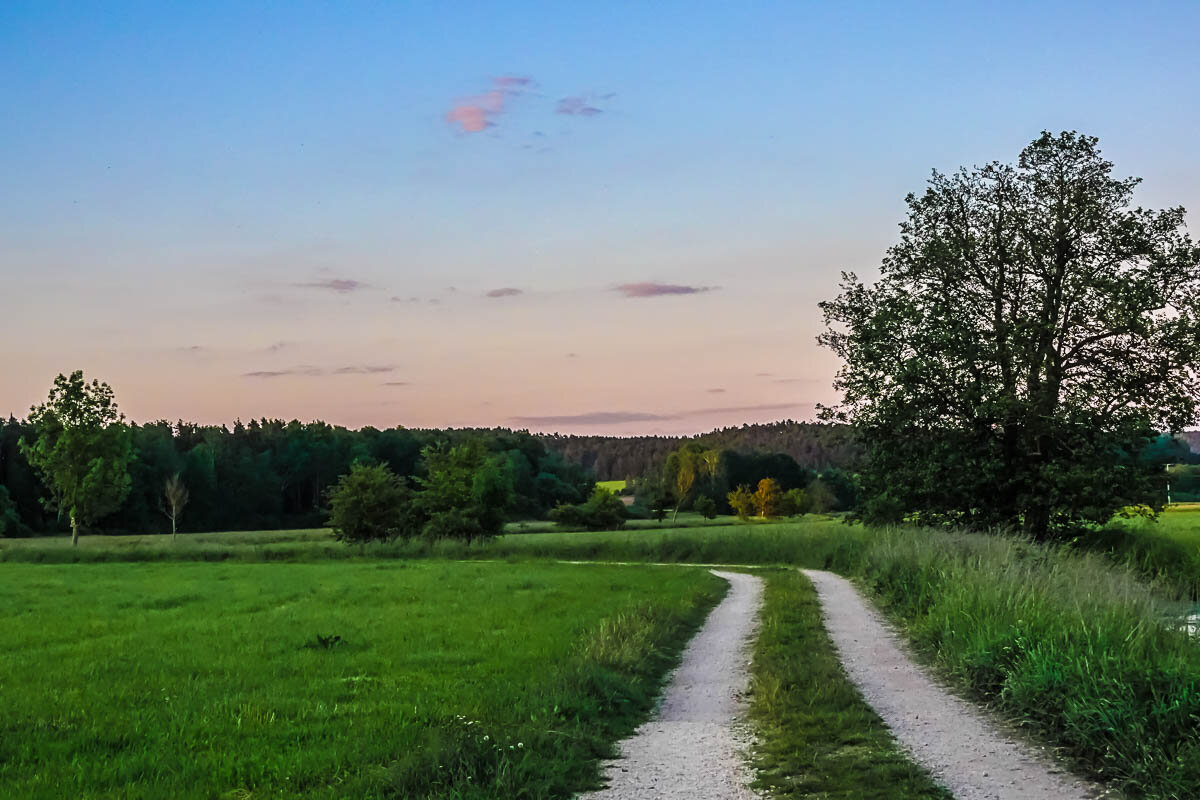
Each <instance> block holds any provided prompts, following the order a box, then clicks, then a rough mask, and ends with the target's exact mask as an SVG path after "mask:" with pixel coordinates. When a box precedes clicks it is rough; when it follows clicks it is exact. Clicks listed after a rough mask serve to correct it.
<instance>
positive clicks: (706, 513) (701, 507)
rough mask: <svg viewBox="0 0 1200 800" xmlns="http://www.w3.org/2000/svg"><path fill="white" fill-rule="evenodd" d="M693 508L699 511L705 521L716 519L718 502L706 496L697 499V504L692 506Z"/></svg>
mask: <svg viewBox="0 0 1200 800" xmlns="http://www.w3.org/2000/svg"><path fill="white" fill-rule="evenodd" d="M692 508H694V509H696V510H697V511H699V512H700V515H701V516H703V517H704V518H705V519H715V518H716V516H717V501H716V500H713V499H712V498H711V497H709V496H708V495H706V494H702V495H700V496H699V497H697V498H696V502H695V503H693V504H692Z"/></svg>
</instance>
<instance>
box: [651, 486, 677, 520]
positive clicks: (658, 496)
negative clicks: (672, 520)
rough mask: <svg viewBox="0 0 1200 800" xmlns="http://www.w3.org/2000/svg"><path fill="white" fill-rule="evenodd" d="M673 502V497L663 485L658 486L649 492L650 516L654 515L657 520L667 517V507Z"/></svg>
mask: <svg viewBox="0 0 1200 800" xmlns="http://www.w3.org/2000/svg"><path fill="white" fill-rule="evenodd" d="M674 503H675V498H673V497H672V496H671V493H670V492H668V491H667V490H666V489H664V488H663V487H661V486H659V487H656V488H654V489H653V490H652V491H651V492H650V516H652V517H654V518H655V519H656V520H658V521H659V522H662V521H663V520H664V519H666V518H667V509H669V508H670V507H671V506H672V505H674Z"/></svg>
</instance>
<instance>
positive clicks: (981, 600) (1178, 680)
mask: <svg viewBox="0 0 1200 800" xmlns="http://www.w3.org/2000/svg"><path fill="white" fill-rule="evenodd" d="M855 572H856V574H857V575H859V576H860V577H861V578H862V580H863V581H864V583H865V584H866V585H867V587H868V588H869V589H870V590H871V591H872V592H873V593H874V594H875V596H876V597H877V598H878V599H879V600H880V601H881V603H882V605H883V606H884V607H885V608H886V609H887V610H888V611H889V612H890V613H891V614H893V615H894V616H895V617H896V618H898V619H899V620H901V621H902V622H903V624H904V627H905V629H906V631H907V633H908V635H909V637H910V639H911V640H912V642H913V643H914V644H915V645H916V647H917V648H918V650H919V651H920V652H921V653H923V654H924V655H925V656H926V657H927V658H929V659H930V660H932V661H933V662H934V663H935V664H936V665H937V666H939V667H940V668H941V670H942V671H943V672H944V673H945V674H946V675H948V676H950V677H951V678H952V679H953V680H954V682H955V683H957V684H958V685H959V686H961V687H963V688H964V689H966V690H967V691H968V692H969V693H971V694H972V695H974V696H976V697H978V698H980V699H982V700H984V701H986V702H987V703H989V704H991V705H992V706H994V707H995V708H997V709H999V710H1000V711H1002V712H1004V713H1005V714H1007V715H1008V716H1009V717H1010V718H1011V719H1013V720H1015V721H1017V722H1019V723H1020V724H1022V725H1024V726H1026V727H1028V728H1029V729H1030V730H1031V731H1033V732H1035V733H1036V734H1037V735H1039V736H1040V737H1042V738H1044V739H1046V740H1049V741H1050V742H1052V743H1053V744H1055V745H1057V746H1059V747H1061V748H1062V750H1063V751H1064V753H1065V754H1066V755H1068V756H1070V757H1071V758H1073V759H1074V760H1076V761H1077V762H1078V763H1080V764H1081V765H1083V766H1084V767H1086V768H1087V770H1088V771H1089V772H1091V773H1093V774H1095V775H1097V776H1099V777H1101V778H1102V779H1105V780H1106V781H1108V782H1109V783H1110V784H1112V785H1115V786H1117V787H1119V788H1121V789H1123V790H1125V791H1127V792H1128V793H1129V795H1130V796H1131V797H1147V798H1178V799H1179V800H1182V798H1195V797H1200V735H1198V732H1197V720H1200V645H1198V644H1197V642H1196V641H1195V640H1193V639H1191V638H1189V637H1188V636H1187V635H1186V633H1184V632H1183V631H1182V630H1181V629H1180V628H1179V626H1172V625H1171V624H1170V620H1171V618H1172V615H1175V614H1177V613H1178V611H1179V607H1178V606H1177V605H1173V604H1171V603H1170V602H1169V601H1168V600H1166V599H1164V597H1163V596H1162V595H1160V594H1158V593H1156V592H1155V591H1154V590H1153V589H1152V588H1151V587H1150V586H1148V585H1147V584H1146V583H1145V582H1144V581H1142V580H1140V579H1139V577H1138V576H1137V575H1136V574H1135V573H1133V572H1132V571H1130V570H1128V569H1123V568H1119V567H1114V566H1113V565H1112V564H1111V563H1109V562H1108V561H1106V560H1105V559H1104V558H1102V557H1100V556H1098V555H1093V554H1080V553H1071V552H1068V551H1066V550H1063V549H1055V548H1049V547H1042V546H1036V545H1033V544H1030V543H1028V542H1023V541H1020V540H1016V539H1011V538H1007V537H1001V536H986V535H979V534H962V533H957V534H956V533H945V532H933V531H911V530H896V531H891V532H888V533H885V534H882V535H880V536H878V537H876V538H875V539H874V540H873V541H871V542H870V544H869V546H867V547H866V548H865V550H864V551H863V554H862V560H861V562H860V564H859V565H858V567H857V568H856V570H855Z"/></svg>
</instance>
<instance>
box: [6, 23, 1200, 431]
mask: <svg viewBox="0 0 1200 800" xmlns="http://www.w3.org/2000/svg"><path fill="white" fill-rule="evenodd" d="M621 9H623V10H621ZM621 9H619V8H618V7H617V6H614V5H612V4H597V5H596V6H595V7H589V8H587V9H585V8H582V7H578V6H576V5H569V6H567V7H563V6H559V5H551V4H540V3H523V4H515V5H503V6H501V5H495V6H491V7H484V6H472V7H470V8H467V7H466V6H453V7H452V6H449V5H446V4H436V3H414V4H406V5H404V6H403V7H399V6H397V7H381V6H375V5H366V4H362V5H359V4H324V3H298V4H293V5H289V6H288V7H287V8H286V9H282V8H274V9H271V8H266V7H262V8H256V9H254V10H250V9H249V8H247V7H246V6H245V5H244V4H240V3H214V4H203V5H201V4H196V5H192V6H185V7H182V8H176V7H172V8H168V7H166V6H159V5H157V4H142V3H124V2H121V3H112V4H95V5H73V4H63V5H55V4H50V3H25V2H18V3H10V4H7V5H6V6H5V7H4V8H3V9H2V10H0V106H2V107H3V108H4V109H5V110H4V117H3V118H4V121H5V122H4V124H3V125H0V176H2V179H3V185H4V190H3V191H2V192H0V342H2V344H0V376H3V377H2V380H0V413H2V414H5V415H7V414H10V413H11V414H13V415H15V416H17V417H24V416H25V415H26V414H27V413H28V411H29V407H30V406H31V405H33V404H35V403H38V402H41V401H42V400H44V399H45V397H46V394H47V391H48V390H49V388H50V386H51V383H52V382H53V379H54V377H55V375H57V374H59V373H69V372H70V371H72V370H75V369H82V370H83V371H84V373H85V375H86V376H87V378H88V379H91V378H99V379H100V380H103V381H106V382H108V383H109V384H111V385H112V387H113V389H114V390H115V392H116V395H117V400H118V402H119V404H120V406H121V409H122V410H123V411H124V412H125V413H126V415H127V416H128V417H129V418H130V419H133V420H135V421H138V422H145V421H152V420H156V419H169V420H175V419H180V418H182V419H184V420H189V421H195V422H200V423H217V424H219V423H226V424H232V423H233V421H234V420H235V419H239V418H240V419H241V420H243V421H248V420H250V419H257V418H262V417H267V418H283V419H291V418H298V419H301V420H305V421H307V420H313V419H322V420H325V421H327V422H330V423H333V424H340V425H346V426H349V427H355V428H357V427H361V426H366V425H372V426H375V427H379V428H383V427H391V426H396V425H403V426H406V427H462V426H485V427H492V426H505V427H515V428H529V429H531V430H538V431H548V432H549V431H560V432H564V433H567V432H570V433H583V434H587V433H603V434H643V433H647V434H656V433H662V434H682V433H698V432H702V431H706V430H710V429H712V428H714V427H720V426H727V425H740V424H742V423H746V422H765V421H772V420H777V419H785V418H791V419H797V420H805V419H811V418H812V417H813V414H814V407H815V405H816V404H823V403H831V402H834V401H835V400H836V399H837V398H836V396H835V394H834V392H833V390H832V388H831V381H832V378H833V375H834V372H835V371H836V369H837V367H838V364H837V361H836V359H835V357H834V356H833V354H831V353H829V352H827V351H825V350H822V349H821V348H819V347H818V346H817V345H816V342H815V339H816V336H817V335H818V333H819V332H820V331H821V330H822V327H823V322H822V318H821V313H820V309H819V308H818V306H817V304H818V303H819V302H820V301H821V300H824V299H828V298H830V297H832V296H834V295H835V294H836V293H837V284H838V280H839V272H840V271H841V270H848V271H854V272H857V273H858V274H860V275H862V276H864V277H871V276H873V275H874V274H875V273H876V270H877V266H878V264H879V262H880V260H881V259H882V257H883V256H884V254H885V251H886V249H887V247H888V246H889V245H890V244H891V243H893V242H894V241H895V240H896V238H897V235H898V233H897V224H898V223H899V222H900V221H901V220H902V219H903V218H904V197H905V195H906V193H908V192H920V191H921V190H922V188H923V186H924V183H925V181H926V179H927V178H928V176H929V173H930V170H931V169H939V170H943V171H949V170H953V169H955V168H957V167H958V166H959V165H962V164H979V163H983V162H986V161H990V160H1000V161H1012V160H1014V159H1015V157H1016V154H1017V153H1018V152H1019V150H1020V149H1021V147H1023V146H1024V145H1025V144H1027V143H1028V142H1029V141H1030V140H1031V139H1033V138H1034V137H1035V136H1036V135H1037V134H1038V133H1039V131H1041V130H1043V129H1049V130H1054V131H1058V130H1079V131H1081V132H1084V133H1087V134H1089V135H1094V136H1098V137H1099V138H1100V146H1101V148H1102V149H1103V151H1104V153H1105V156H1106V157H1107V158H1109V159H1111V160H1112V161H1114V162H1115V164H1116V172H1117V174H1119V175H1137V176H1141V177H1142V178H1143V179H1144V183H1143V185H1142V187H1141V188H1140V189H1139V194H1138V202H1140V203H1142V204H1144V205H1146V206H1148V207H1153V208H1160V207H1164V206H1174V205H1183V206H1185V207H1188V208H1189V209H1191V210H1192V213H1191V215H1190V219H1192V220H1193V221H1194V220H1195V219H1196V209H1200V164H1198V163H1197V161H1196V160H1195V158H1194V154H1193V150H1194V147H1195V137H1196V134H1195V131H1196V129H1197V125H1198V123H1200V109H1198V107H1197V104H1196V103H1195V102H1191V101H1188V100H1187V98H1194V97H1195V95H1196V91H1197V90H1196V87H1197V86H1200V56H1197V51H1196V49H1195V44H1196V42H1195V31H1196V30H1197V24H1198V23H1200V6H1197V5H1195V4H1191V3H1184V2H1178V3H1162V4H1157V5H1155V6H1153V7H1145V8H1143V7H1138V6H1124V5H1114V6H1112V7H1111V8H1109V9H1102V8H1099V7H1095V6H1082V5H1080V6H1076V5H1068V4H1050V5H1042V4H1038V5H1033V4H1031V5H1029V6H1028V8H1027V14H1028V15H1036V16H1037V19H1038V25H1037V26H1034V29H1031V27H1030V25H1028V24H1027V23H1028V20H1026V19H1023V18H1022V15H1021V14H1015V13H1013V12H1012V11H1011V10H1008V11H1006V12H1004V14H1003V15H1001V14H999V13H997V12H993V11H989V10H988V9H986V8H974V9H970V8H965V7H961V6H959V5H957V4H946V5H940V6H938V5H921V6H913V7H909V8H901V7H900V6H898V5H896V6H893V5H890V4H889V5H877V4H868V3H856V4H848V5H839V6H837V7H836V8H834V7H828V8H820V7H801V6H797V5H795V4H783V3H780V4H774V3H762V4H753V5H752V6H751V5H747V6H741V5H739V6H737V7H731V6H729V5H727V4H712V5H708V6H704V5H700V6H697V5H695V4H691V3H688V4H682V3H664V4H655V5H654V6H653V7H652V8H651V7H645V6H643V5H638V4H631V5H628V6H623V7H621ZM1087 9H1092V10H1091V11H1087ZM981 32H985V33H986V36H982V35H981ZM1164 32H1165V33H1164ZM1106 42H1109V43H1111V46H1110V45H1108V44H1105V43H1106ZM1117 43H1120V46H1119V48H1118V47H1117ZM1098 48H1099V50H1098ZM1101 51H1102V52H1119V53H1120V57H1119V58H1118V57H1116V56H1113V57H1111V58H1108V59H1100V60H1097V59H1096V53H1097V52H1101ZM1084 62H1087V64H1088V66H1087V68H1086V69H1081V68H1079V66H1078V65H1079V64H1081V63H1084ZM1181 165H1183V166H1181ZM1194 228H1195V223H1194V222H1193V230H1194Z"/></svg>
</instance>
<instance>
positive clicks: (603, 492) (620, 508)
mask: <svg viewBox="0 0 1200 800" xmlns="http://www.w3.org/2000/svg"><path fill="white" fill-rule="evenodd" d="M625 517H626V514H625V504H624V503H622V502H621V499H620V498H619V497H617V496H616V495H615V494H613V493H612V492H610V491H608V490H607V489H604V488H602V487H600V486H597V487H596V488H595V489H593V490H592V496H591V497H589V498H588V500H587V502H586V503H582V504H580V505H576V506H566V505H564V506H559V507H558V508H555V509H554V510H552V511H551V512H550V519H551V520H553V521H554V522H556V523H557V524H558V525H559V526H560V527H562V528H571V529H575V530H580V529H582V530H588V531H615V530H618V529H620V528H622V527H624V526H625Z"/></svg>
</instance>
